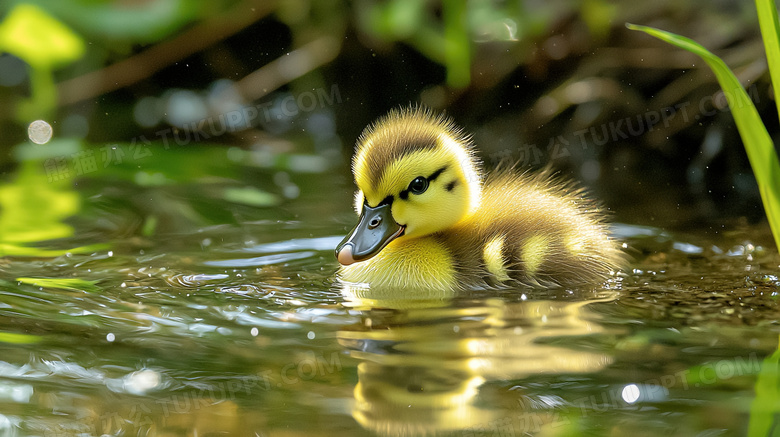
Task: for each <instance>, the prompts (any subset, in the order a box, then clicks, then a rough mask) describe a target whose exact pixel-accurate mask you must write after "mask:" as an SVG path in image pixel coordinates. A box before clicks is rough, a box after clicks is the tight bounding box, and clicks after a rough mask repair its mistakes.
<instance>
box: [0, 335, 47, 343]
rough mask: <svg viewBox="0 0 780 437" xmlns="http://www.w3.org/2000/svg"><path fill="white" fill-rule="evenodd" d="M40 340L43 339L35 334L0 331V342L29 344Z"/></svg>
mask: <svg viewBox="0 0 780 437" xmlns="http://www.w3.org/2000/svg"><path fill="white" fill-rule="evenodd" d="M41 340H43V338H42V337H40V336H37V335H30V334H16V333H13V332H0V343H11V344H31V343H38V342H39V341H41Z"/></svg>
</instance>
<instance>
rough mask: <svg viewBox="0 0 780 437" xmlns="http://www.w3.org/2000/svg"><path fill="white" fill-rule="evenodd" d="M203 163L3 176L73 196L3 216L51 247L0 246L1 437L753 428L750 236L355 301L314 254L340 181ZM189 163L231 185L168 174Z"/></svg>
mask: <svg viewBox="0 0 780 437" xmlns="http://www.w3.org/2000/svg"><path fill="white" fill-rule="evenodd" d="M204 153H205V154H206V158H203V157H200V158H195V157H194V156H195V154H191V155H185V154H179V155H176V156H175V158H176V160H177V161H176V165H177V166H178V167H177V168H179V169H180V170H179V172H180V173H179V174H178V176H176V173H175V172H173V173H171V172H169V173H166V174H165V176H161V175H160V174H158V173H156V172H155V171H154V165H153V163H151V162H145V164H144V165H143V166H139V165H135V164H136V163H132V162H131V163H128V165H127V166H125V167H122V166H113V167H111V168H109V170H110V171H109V172H104V173H99V172H96V173H95V174H94V175H93V176H92V177H89V178H80V179H78V182H77V184H76V185H75V188H74V185H73V182H72V180H64V181H56V180H55V181H52V180H49V181H45V180H44V181H43V183H40V184H38V182H35V181H34V180H33V179H34V178H32V177H30V178H29V179H23V178H20V179H19V180H18V181H17V182H16V183H15V184H14V183H10V182H7V183H6V187H12V188H13V187H15V188H14V189H18V190H22V191H24V187H37V188H35V190H34V192H35V193H37V194H35V195H33V196H32V197H28V198H32V199H33V200H35V199H36V198H37V197H35V196H39V197H41V198H45V195H44V194H45V193H46V192H47V190H48V191H53V192H54V191H57V190H60V191H59V192H60V194H62V193H71V194H74V193H75V194H74V195H75V196H77V197H78V199H79V201H78V202H77V203H76V204H77V206H76V207H75V208H76V209H75V211H76V212H75V217H71V218H70V219H67V220H66V219H65V217H67V216H68V214H65V213H63V214H61V217H49V215H51V211H53V210H58V209H57V208H60V209H59V210H62V211H67V208H66V207H65V206H62V207H55V206H52V204H51V203H44V204H43V206H41V205H38V206H35V205H32V206H30V205H27V206H24V207H20V208H23V209H24V208H28V209H29V211H41V212H40V215H41V217H36V218H35V220H36V223H48V224H47V226H49V227H47V228H46V229H49V228H53V229H55V231H56V232H60V234H57V235H59V236H60V237H61V238H58V239H56V240H52V241H48V242H41V241H43V240H46V239H45V238H38V239H37V240H36V238H35V236H33V237H30V238H29V239H27V240H26V241H21V242H14V243H13V244H15V246H14V247H13V248H11V249H8V247H6V248H5V249H4V250H7V251H8V250H10V251H14V250H15V251H17V252H18V251H20V250H23V249H24V250H28V251H31V256H24V257H22V256H8V257H5V258H3V259H1V260H0V316H2V317H0V436H83V435H165V436H178V435H189V436H210V435H247V436H254V435H257V436H265V435H290V436H292V435H307V436H312V435H335V434H338V435H371V434H376V433H378V434H381V435H432V434H448V435H450V434H451V435H468V436H472V435H491V436H494V435H495V436H498V435H500V436H511V435H529V434H530V435H543V436H563V435H594V436H602V435H614V436H623V435H632V436H656V435H667V436H692V435H701V436H721V435H723V436H731V435H745V434H746V433H747V432H748V426H749V424H750V426H752V427H754V428H753V431H754V432H755V433H756V434H755V435H765V434H766V429H769V428H770V427H771V425H772V421H773V418H774V415H775V411H776V408H775V407H773V404H775V405H776V403H777V401H778V399H779V398H780V397H778V395H777V391H778V385H777V382H776V376H777V375H776V372H775V369H776V368H777V361H778V358H777V357H776V356H774V357H773V354H775V352H776V350H777V345H778V343H777V340H778V327H777V314H778V308H777V295H778V292H780V279H778V268H777V267H778V264H780V260H779V258H778V256H777V255H776V254H773V253H772V250H774V249H773V248H772V246H771V239H770V238H768V237H767V235H766V233H765V230H764V229H763V228H750V227H748V228H743V229H742V230H741V231H740V232H732V233H718V234H714V233H706V232H698V233H691V234H670V233H666V232H663V231H661V230H658V229H653V228H642V227H637V226H629V225H616V227H615V232H616V233H617V234H618V235H620V236H622V237H623V238H624V239H625V241H626V243H627V251H628V252H629V253H630V254H631V255H632V256H633V258H634V261H633V263H632V269H631V270H629V271H626V272H623V273H621V274H620V275H619V276H618V277H616V278H614V279H612V280H610V281H609V282H608V283H606V284H604V286H601V287H596V288H587V289H578V290H534V289H518V290H504V291H500V292H486V291H479V292H473V293H467V294H464V295H459V296H425V297H424V298H422V299H421V298H420V297H419V296H413V295H412V296H409V295H404V293H403V291H399V292H398V293H396V294H393V295H370V294H361V295H355V294H350V293H348V292H345V291H343V290H341V289H340V287H339V285H338V284H337V283H335V282H334V280H333V273H334V271H335V270H336V268H337V263H336V261H335V259H334V256H333V247H335V245H336V243H337V242H338V241H339V240H340V238H341V237H342V235H343V233H344V232H345V231H346V229H347V227H348V226H349V225H351V224H352V221H353V220H354V219H355V217H354V216H353V215H352V213H351V211H350V205H351V199H350V195H351V194H350V193H351V187H350V186H349V178H348V175H346V174H345V169H343V168H336V169H331V170H329V171H326V172H320V173H296V172H289V171H286V172H281V171H279V170H257V169H254V168H252V167H250V166H243V165H238V164H231V163H230V160H229V159H227V157H226V156H227V154H228V152H227V151H225V149H224V148H219V149H214V150H207V151H205V152H204ZM231 153H235V151H234V152H231ZM165 156H166V160H168V161H169V162H170V157H169V156H167V155H165ZM158 159H162V157H161V156H160V155H158V157H157V158H155V161H157V160H158ZM197 160H206V161H213V162H223V163H224V164H223V166H225V167H230V168H231V169H232V170H231V171H232V172H233V173H232V176H231V178H220V177H216V176H215V177H210V178H190V179H188V178H186V177H184V176H181V173H185V172H186V169H187V168H189V166H196V165H201V164H202V162H200V163H199V162H193V161H197ZM223 170H224V169H223ZM223 170H220V171H223ZM18 173H19V174H22V173H24V172H23V171H22V170H19V171H18ZM141 173H143V174H141ZM216 173H217V174H221V173H219V171H217V172H216ZM41 174H43V173H41ZM139 174H141V175H140V176H139ZM171 174H174V176H171ZM210 174H211V173H210ZM280 174H282V176H280ZM44 178H45V177H44ZM49 179H51V178H49ZM171 179H173V180H174V181H171ZM9 180H13V177H11V178H9ZM19 181H22V182H19ZM25 181H26V182H25ZM155 181H156V182H155ZM60 182H62V184H61V185H58V184H59V183H60ZM36 184H37V185H36ZM293 186H294V187H295V189H292V187H293ZM252 187H260V188H262V189H263V190H265V191H267V192H268V193H270V194H271V195H272V196H271V197H267V196H266V197H264V196H265V195H266V194H268V193H265V192H260V193H258V192H255V191H252ZM247 190H248V191H247ZM10 192H14V191H13V190H11V191H10ZM31 192H32V191H31ZM285 192H287V193H288V194H289V193H293V195H291V196H288V197H294V198H293V199H286V200H285V199H284V195H285V194H284V193H285ZM296 196H297V197H296ZM67 197H68V196H64V197H63V196H60V197H58V198H67ZM0 198H2V193H0ZM0 200H1V199H0ZM31 202H32V203H34V201H31ZM264 202H267V206H262V205H263V203H264ZM36 208H37V209H36ZM46 211H48V212H46ZM47 214H48V215H47ZM30 215H35V214H28V216H30ZM46 217H48V218H46ZM49 219H50V220H49ZM8 220H10V219H8ZM30 220H32V219H30ZM21 222H23V220H22V221H21ZM14 223H16V225H18V226H21V228H19V229H26V228H24V223H21V224H20V222H14ZM54 224H59V225H63V226H65V228H57V227H56V226H54ZM68 227H72V231H73V232H68ZM28 228H29V226H28ZM41 229H43V227H42V225H41V226H38V227H37V228H35V232H42V231H41ZM58 229H59V230H58ZM28 230H30V229H28ZM30 231H31V232H32V230H30ZM14 235H21V234H14ZM36 235H37V234H36ZM4 238H5V239H6V243H7V244H11V243H8V240H9V238H10V237H9V236H8V235H6V236H4ZM763 246H767V247H766V248H764V247H763ZM9 247H10V246H9ZM20 247H21V248H22V249H20ZM47 251H49V252H47ZM757 382H758V387H759V391H758V395H757V394H756V389H755V387H756V386H757Z"/></svg>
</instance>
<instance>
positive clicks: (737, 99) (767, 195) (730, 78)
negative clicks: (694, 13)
mask: <svg viewBox="0 0 780 437" xmlns="http://www.w3.org/2000/svg"><path fill="white" fill-rule="evenodd" d="M756 3H757V4H759V8H761V7H762V5H763V6H764V11H765V12H769V13H764V14H762V15H760V16H759V20H760V21H763V24H762V26H761V27H762V34H763V40H764V46H765V47H766V49H767V55H768V56H767V57H768V60H769V68H770V71H772V72H773V76H774V77H773V79H780V50H778V47H780V26H779V25H778V19H777V6H776V5H775V2H774V0H756ZM628 27H629V28H630V29H633V30H640V31H643V32H646V33H648V34H650V35H652V36H655V37H656V38H659V39H661V40H663V41H666V42H668V43H670V44H673V45H675V46H677V47H679V48H681V49H684V50H688V51H690V52H692V53H695V54H697V55H699V56H701V58H702V59H704V61H705V62H707V65H709V66H710V68H712V70H713V71H714V72H715V76H716V77H717V78H718V82H719V83H720V86H721V88H723V92H724V93H726V95H727V96H730V99H729V100H728V104H729V106H730V107H731V111H732V114H733V115H734V121H735V122H736V124H737V128H738V129H739V133H740V135H741V136H742V141H743V143H744V146H745V150H747V155H748V158H749V159H750V164H751V166H752V167H753V172H754V173H755V176H756V180H757V182H758V188H759V192H760V193H761V199H762V201H763V204H764V210H765V211H766V215H767V219H768V220H769V225H770V228H771V229H772V234H773V235H774V238H775V244H776V247H777V249H778V250H780V161H778V158H777V153H775V145H774V143H773V142H772V138H771V137H770V135H769V132H768V131H767V129H766V127H765V126H764V123H763V121H762V120H761V116H760V115H759V114H758V111H757V110H756V107H755V105H754V104H753V102H752V101H751V100H750V97H749V96H748V95H747V92H745V89H744V88H743V87H742V84H741V83H740V81H739V79H737V77H736V76H735V75H734V73H733V72H732V71H731V69H729V67H728V65H726V63H725V62H723V60H722V59H720V58H719V57H717V56H715V55H714V54H712V53H711V52H710V51H709V50H707V49H705V48H704V47H703V46H702V45H701V44H699V43H697V42H695V41H693V40H691V39H689V38H686V37H683V36H680V35H675V34H673V33H670V32H665V31H662V30H659V29H654V28H651V27H646V26H637V25H633V24H629V25H628ZM778 86H780V83H776V84H775V89H777V87H778ZM775 102H776V104H777V105H778V112H780V101H777V100H776V101H775Z"/></svg>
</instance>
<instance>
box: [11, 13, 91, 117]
mask: <svg viewBox="0 0 780 437" xmlns="http://www.w3.org/2000/svg"><path fill="white" fill-rule="evenodd" d="M0 52H7V53H10V54H12V55H14V56H16V57H18V58H20V59H22V60H24V61H25V62H26V63H27V64H28V65H29V68H30V88H31V93H32V97H31V98H30V100H28V101H23V102H21V103H20V104H19V107H18V109H17V119H18V120H19V121H21V122H28V123H29V122H30V121H32V120H35V119H38V118H48V117H51V116H52V113H53V111H54V109H55V108H56V105H57V94H56V88H55V86H54V77H53V76H52V70H54V69H55V68H57V67H59V66H61V65H65V64H68V63H71V62H73V61H76V60H78V59H79V58H81V57H82V56H83V55H84V41H83V40H82V39H81V37H79V36H78V35H77V34H75V33H74V32H73V31H72V30H71V29H69V28H68V27H67V26H65V25H64V24H62V23H61V22H60V21H58V20H57V19H56V18H54V17H52V16H51V15H49V14H48V13H46V11H44V10H43V9H41V8H39V7H37V6H33V5H29V4H19V5H18V6H16V7H15V8H14V9H12V10H11V11H10V12H9V13H8V15H7V16H6V17H5V19H4V20H3V22H2V23H0Z"/></svg>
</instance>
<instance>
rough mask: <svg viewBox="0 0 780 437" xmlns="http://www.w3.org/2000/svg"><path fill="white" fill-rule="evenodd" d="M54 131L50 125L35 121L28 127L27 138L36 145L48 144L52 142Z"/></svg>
mask: <svg viewBox="0 0 780 437" xmlns="http://www.w3.org/2000/svg"><path fill="white" fill-rule="evenodd" d="M52 133H53V130H52V128H51V125H50V124H49V123H46V122H45V121H43V120H35V121H34V122H32V123H30V126H29V127H27V136H28V137H30V141H32V142H33V143H35V144H46V143H48V142H49V141H50V140H51V136H52Z"/></svg>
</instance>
